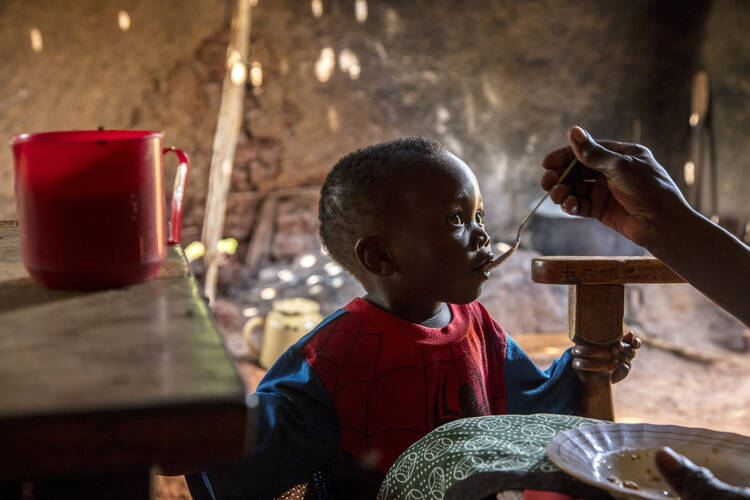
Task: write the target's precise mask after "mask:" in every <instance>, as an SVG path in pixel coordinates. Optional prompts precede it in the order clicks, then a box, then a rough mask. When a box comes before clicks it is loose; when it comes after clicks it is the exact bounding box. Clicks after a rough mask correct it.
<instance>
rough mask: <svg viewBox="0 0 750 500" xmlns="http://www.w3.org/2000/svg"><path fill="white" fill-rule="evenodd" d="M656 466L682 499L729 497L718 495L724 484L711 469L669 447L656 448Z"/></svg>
mask: <svg viewBox="0 0 750 500" xmlns="http://www.w3.org/2000/svg"><path fill="white" fill-rule="evenodd" d="M656 467H657V469H659V472H660V473H661V475H662V476H664V479H666V481H667V483H669V485H670V486H671V487H672V488H673V489H674V490H675V491H676V492H677V493H678V494H679V495H680V496H681V497H682V498H684V499H687V500H690V499H698V498H729V497H727V496H720V495H721V494H720V493H719V492H722V491H724V490H725V489H726V485H725V484H724V483H722V482H721V481H719V480H718V479H716V477H714V475H713V474H712V473H711V471H709V470H708V469H706V468H703V467H698V466H697V465H695V464H694V463H693V462H691V461H690V460H688V459H687V458H685V457H683V456H682V455H679V454H677V453H675V452H674V451H673V450H672V449H671V448H669V447H663V448H660V449H659V450H657V452H656Z"/></svg>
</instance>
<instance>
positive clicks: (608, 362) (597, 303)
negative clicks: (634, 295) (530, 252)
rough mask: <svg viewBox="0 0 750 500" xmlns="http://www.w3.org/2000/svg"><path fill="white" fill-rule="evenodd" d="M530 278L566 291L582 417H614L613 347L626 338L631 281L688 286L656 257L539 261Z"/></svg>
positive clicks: (547, 258) (534, 263)
mask: <svg viewBox="0 0 750 500" xmlns="http://www.w3.org/2000/svg"><path fill="white" fill-rule="evenodd" d="M531 280H532V281H533V282H535V283H546V284H550V285H570V286H569V289H568V337H570V340H572V341H573V342H574V343H575V344H576V346H575V347H574V348H573V357H574V358H575V359H574V361H573V368H575V370H576V372H577V373H578V377H579V378H580V380H581V382H582V385H583V394H582V395H581V407H580V410H579V412H578V414H579V415H581V416H584V417H589V418H597V419H601V420H612V421H614V419H615V413H614V404H613V401H612V383H611V380H612V373H613V372H614V365H613V363H612V360H613V356H612V353H611V350H612V347H613V346H614V345H615V344H616V343H617V342H619V341H620V339H622V337H623V315H624V311H625V285H626V284H627V283H684V282H685V281H684V280H683V279H682V278H680V276H678V275H677V274H676V273H675V272H674V271H672V270H671V269H670V268H669V267H667V265H666V264H664V263H663V262H662V261H660V260H658V259H655V258H653V257H578V256H559V257H538V258H535V259H532V261H531Z"/></svg>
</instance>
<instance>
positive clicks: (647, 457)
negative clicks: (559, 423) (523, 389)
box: [547, 424, 750, 500]
mask: <svg viewBox="0 0 750 500" xmlns="http://www.w3.org/2000/svg"><path fill="white" fill-rule="evenodd" d="M661 446H669V447H670V448H672V449H673V450H675V451H676V452H678V453H681V454H683V455H685V456H686V457H688V458H689V459H690V460H692V461H693V462H694V463H696V464H697V465H700V466H702V467H708V468H709V469H711V470H712V471H713V473H714V474H715V475H716V476H717V477H718V478H719V479H721V480H723V481H724V482H727V483H730V484H734V485H736V486H750V437H748V436H741V435H739V434H731V433H727V432H717V431H711V430H708V429H698V428H692V427H679V426H676V425H652V424H599V425H587V426H582V427H577V428H575V429H571V430H568V431H565V432H561V433H559V434H558V435H556V436H555V437H554V438H553V439H552V440H551V441H550V442H549V443H548V444H547V455H548V456H549V458H550V459H551V460H552V461H553V462H554V463H555V464H556V465H557V466H558V467H560V469H562V470H563V471H565V472H567V473H568V474H570V475H571V476H574V477H576V478H578V479H580V480H581V481H583V482H585V483H588V484H592V485H594V486H598V487H599V488H602V489H604V490H607V491H608V492H609V493H610V494H612V496H614V497H617V498H645V499H662V500H663V499H665V498H676V497H677V495H676V494H675V493H673V492H672V491H671V490H670V488H669V487H668V486H667V484H666V483H665V482H664V480H662V479H661V477H660V476H659V472H658V471H657V469H656V464H655V462H654V454H655V452H656V450H657V449H658V448H659V447H661ZM626 481H630V482H632V483H628V484H629V486H630V487H627V486H626ZM633 483H635V485H637V489H636V488H634V487H633Z"/></svg>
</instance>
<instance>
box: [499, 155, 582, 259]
mask: <svg viewBox="0 0 750 500" xmlns="http://www.w3.org/2000/svg"><path fill="white" fill-rule="evenodd" d="M576 163H578V159H577V158H573V161H571V162H570V165H568V166H567V168H566V169H565V170H564V171H563V173H562V175H561V176H560V178H559V179H557V183H556V184H555V186H557V185H558V184H560V183H562V181H564V180H565V177H567V175H568V174H569V173H570V171H571V170H573V167H575V166H576ZM552 187H554V186H552ZM551 190H552V188H550V191H551ZM549 193H550V192H549V191H547V194H545V195H544V196H542V199H541V200H539V202H538V203H537V204H536V206H535V207H534V208H533V209H532V210H531V212H529V215H527V216H526V218H525V219H524V220H523V221H522V222H521V225H520V226H518V232H517V233H516V242H515V243H514V244H513V246H512V247H510V248H509V249H508V250H506V251H505V252H503V254H502V255H500V256H499V257H498V258H496V259H494V260H492V261H490V262H489V263H487V266H486V267H485V268H484V271H485V272H489V271H491V270H492V269H495V268H496V267H497V266H499V265H500V264H502V263H503V262H504V261H505V260H507V259H508V257H510V256H511V255H513V253H515V251H516V250H517V249H518V245H519V244H520V243H521V231H522V230H523V227H524V226H525V225H526V223H527V222H529V219H531V216H532V215H534V213H535V212H536V210H537V209H538V208H539V206H540V205H541V204H542V202H544V200H546V199H547V197H548V196H549Z"/></svg>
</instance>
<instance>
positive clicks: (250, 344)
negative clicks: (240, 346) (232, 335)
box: [242, 316, 265, 358]
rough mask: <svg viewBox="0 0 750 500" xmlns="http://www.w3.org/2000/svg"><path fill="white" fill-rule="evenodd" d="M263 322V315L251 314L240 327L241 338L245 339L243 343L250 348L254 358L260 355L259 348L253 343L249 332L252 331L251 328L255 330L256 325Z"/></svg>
mask: <svg viewBox="0 0 750 500" xmlns="http://www.w3.org/2000/svg"><path fill="white" fill-rule="evenodd" d="M264 322H265V318H263V316H253V317H252V318H250V319H249V320H247V323H245V326H244V327H243V328H242V338H243V339H245V344H246V345H247V348H248V350H250V353H251V354H252V355H253V356H255V357H256V358H257V357H259V356H260V349H259V348H258V346H256V345H255V344H254V343H253V339H252V338H250V334H251V333H253V330H255V328H256V327H258V326H260V325H262V324H263V323H264Z"/></svg>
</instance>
